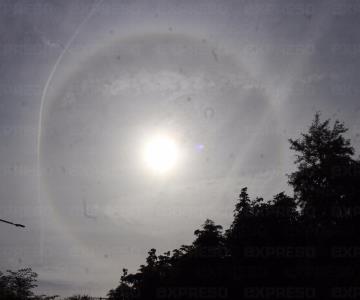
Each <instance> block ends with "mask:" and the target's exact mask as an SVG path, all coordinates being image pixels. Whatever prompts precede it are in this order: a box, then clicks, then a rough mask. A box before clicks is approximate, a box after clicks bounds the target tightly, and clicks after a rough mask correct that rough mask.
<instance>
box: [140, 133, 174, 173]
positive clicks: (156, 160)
mask: <svg viewBox="0 0 360 300" xmlns="http://www.w3.org/2000/svg"><path fill="white" fill-rule="evenodd" d="M143 154H144V161H145V164H146V165H147V167H148V168H149V169H151V170H152V171H153V172H154V173H156V174H165V173H168V172H169V171H170V170H172V169H174V167H175V166H176V164H177V162H178V159H179V147H178V145H177V143H176V142H175V140H174V139H173V138H171V137H170V136H168V135H163V134H159V135H156V136H154V137H152V138H150V139H149V140H148V141H147V142H146V143H145V147H144V153H143Z"/></svg>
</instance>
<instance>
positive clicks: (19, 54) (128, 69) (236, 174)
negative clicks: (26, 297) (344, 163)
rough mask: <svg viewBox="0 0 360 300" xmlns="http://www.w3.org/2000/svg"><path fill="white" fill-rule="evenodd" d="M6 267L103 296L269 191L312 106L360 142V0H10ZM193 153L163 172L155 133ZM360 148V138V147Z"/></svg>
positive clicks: (52, 285)
mask: <svg viewBox="0 0 360 300" xmlns="http://www.w3.org/2000/svg"><path fill="white" fill-rule="evenodd" d="M0 14H1V17H0V25H1V26H0V72H1V76H0V99H1V100H0V136H1V144H0V176H1V180H0V218H4V219H8V220H11V221H15V222H17V223H22V224H24V225H26V228H25V229H21V228H16V227H12V226H9V225H7V224H2V225H1V224H0V225H1V226H0V235H1V239H0V268H1V269H0V270H2V271H4V270H6V269H19V268H23V267H32V269H33V270H34V271H36V272H37V273H38V274H39V287H38V288H37V291H38V292H39V293H47V294H60V295H62V296H67V295H71V294H74V293H88V294H91V295H93V296H104V295H105V294H106V293H107V291H108V290H109V289H111V288H114V287H116V286H117V284H118V281H119V278H120V275H121V270H122V268H128V269H129V270H130V271H136V270H137V268H138V266H139V265H140V264H142V263H144V261H145V257H146V254H147V251H148V250H149V249H151V248H153V247H154V248H156V249H157V250H158V252H159V253H162V252H164V251H167V250H172V249H175V248H177V247H179V246H181V245H182V244H189V243H191V242H192V240H193V232H194V230H196V229H197V228H199V226H200V225H201V224H202V223H203V222H204V220H205V219H206V218H211V219H213V220H214V221H215V222H216V223H219V224H221V225H223V226H224V229H226V228H227V227H228V226H229V224H230V223H231V220H232V212H233V208H234V205H235V202H236V199H237V197H238V194H239V192H240V189H241V188H242V187H245V186H247V187H248V188H249V193H250V196H252V197H255V196H262V197H264V198H265V199H271V197H272V196H273V195H275V194H276V193H279V192H282V191H286V192H287V193H289V194H290V195H291V194H292V191H291V188H290V187H289V186H288V185H287V177H286V174H288V173H290V172H291V171H292V170H294V164H293V161H294V153H292V152H291V151H290V150H289V143H288V139H289V138H296V137H298V136H299V134H300V133H301V132H304V131H306V129H307V128H308V126H309V124H310V122H311V120H312V119H313V117H314V114H315V112H317V111H321V112H322V116H323V117H324V118H332V119H339V120H342V121H344V122H345V124H346V126H347V127H348V128H349V132H348V137H349V138H351V139H352V142H353V145H354V146H355V148H356V149H359V147H358V146H359V142H360V118H359V113H360V101H359V99H358V98H359V93H360V87H359V86H360V85H359V78H360V76H359V75H360V74H359V73H360V60H359V57H360V56H359V54H360V36H359V34H358V28H359V25H360V18H359V15H360V3H359V2H358V1H311V2H310V1H292V0H290V1H289V0H286V1H256V0H255V1H241V0H238V1H233V0H221V1H220V0H216V1H215V0H206V1H205V0H198V1H175V0H170V1H165V0H164V1H156V0H148V1H145V0H143V1H137V0H133V1H130V0H127V1H124V0H119V1H110V0H103V1H101V0H97V1H91V0H88V1H78V0H76V1H63V0H62V1H60V0H59V1H15V0H12V1H10V0H9V1H0ZM159 132H160V133H162V134H166V135H168V136H171V137H172V138H173V139H174V141H176V143H177V145H178V148H179V151H180V150H181V159H179V161H178V163H177V164H176V166H174V168H173V169H172V170H171V172H168V173H167V174H163V175H161V176H159V175H158V174H154V173H153V172H151V170H149V169H148V168H146V166H145V165H144V162H143V160H142V151H143V149H144V143H145V141H146V140H148V139H150V140H151V137H153V136H155V135H156V134H158V133H159ZM357 155H358V152H357Z"/></svg>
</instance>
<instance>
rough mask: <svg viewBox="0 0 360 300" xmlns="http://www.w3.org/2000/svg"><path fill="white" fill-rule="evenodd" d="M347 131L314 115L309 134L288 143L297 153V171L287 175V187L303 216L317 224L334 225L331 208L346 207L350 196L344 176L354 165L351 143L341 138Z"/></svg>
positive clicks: (336, 123)
mask: <svg viewBox="0 0 360 300" xmlns="http://www.w3.org/2000/svg"><path fill="white" fill-rule="evenodd" d="M347 130H348V129H347V128H345V126H344V124H343V123H341V122H339V121H335V123H334V124H333V126H332V127H331V126H330V120H325V121H321V120H320V114H319V113H316V115H315V119H314V120H313V122H312V124H311V126H310V128H309V130H308V132H307V133H303V134H301V137H300V138H299V139H296V140H293V139H290V140H289V142H290V144H291V147H290V149H292V150H294V151H296V152H297V154H296V160H295V164H296V165H297V168H298V169H297V170H296V171H295V172H293V173H292V174H290V175H289V183H290V185H292V187H293V188H294V193H295V197H296V200H297V202H298V204H299V205H300V207H301V208H302V209H303V214H304V216H306V217H311V218H313V219H316V220H317V222H318V223H333V221H334V218H333V212H334V208H335V207H337V206H339V205H343V204H345V201H343V200H344V199H345V198H346V194H347V193H348V192H349V190H348V189H347V188H345V186H346V182H349V180H350V178H347V176H348V174H349V169H350V168H352V167H354V166H355V165H357V162H356V161H354V160H353V159H352V156H353V154H354V149H353V147H352V146H351V144H350V140H349V139H347V138H345V137H344V133H346V132H347ZM336 170H340V171H339V172H336ZM335 173H336V174H335ZM335 175H336V176H335Z"/></svg>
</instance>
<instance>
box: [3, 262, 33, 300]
mask: <svg viewBox="0 0 360 300" xmlns="http://www.w3.org/2000/svg"><path fill="white" fill-rule="evenodd" d="M6 272H7V275H4V274H3V273H0V295H1V296H0V297H1V299H14V300H15V299H30V298H32V297H34V293H33V291H32V289H33V288H35V287H36V286H37V285H36V278H37V276H38V275H37V274H36V273H35V272H33V271H32V270H31V268H26V269H20V270H18V271H11V270H7V271H6Z"/></svg>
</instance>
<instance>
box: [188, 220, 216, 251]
mask: <svg viewBox="0 0 360 300" xmlns="http://www.w3.org/2000/svg"><path fill="white" fill-rule="evenodd" d="M194 234H195V236H196V239H195V241H194V242H193V245H194V246H195V247H216V246H220V245H221V244H222V241H223V236H222V226H221V225H216V224H215V222H214V221H212V220H210V219H206V220H205V222H204V224H203V225H202V229H197V230H195V232H194Z"/></svg>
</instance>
